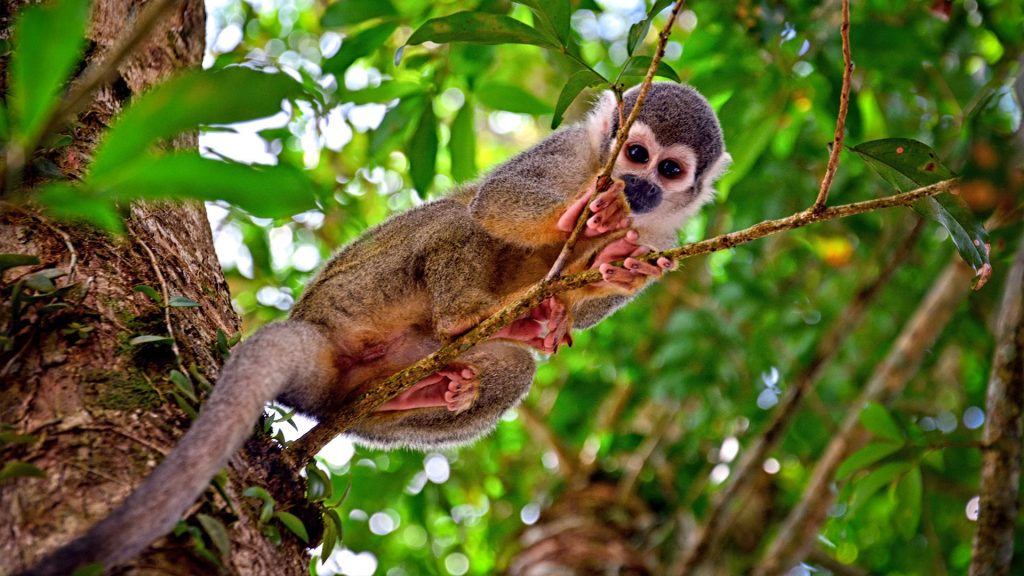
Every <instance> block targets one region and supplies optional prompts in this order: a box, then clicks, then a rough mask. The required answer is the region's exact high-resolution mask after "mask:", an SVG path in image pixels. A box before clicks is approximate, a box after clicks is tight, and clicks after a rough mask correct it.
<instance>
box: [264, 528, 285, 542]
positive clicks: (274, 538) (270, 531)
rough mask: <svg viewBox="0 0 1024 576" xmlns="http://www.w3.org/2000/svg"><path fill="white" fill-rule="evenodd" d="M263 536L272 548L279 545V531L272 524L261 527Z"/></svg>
mask: <svg viewBox="0 0 1024 576" xmlns="http://www.w3.org/2000/svg"><path fill="white" fill-rule="evenodd" d="M263 536H264V537H265V538H266V539H267V541H269V542H270V543H271V544H273V545H274V546H280V545H281V531H280V530H278V529H277V526H274V525H273V524H264V525H263Z"/></svg>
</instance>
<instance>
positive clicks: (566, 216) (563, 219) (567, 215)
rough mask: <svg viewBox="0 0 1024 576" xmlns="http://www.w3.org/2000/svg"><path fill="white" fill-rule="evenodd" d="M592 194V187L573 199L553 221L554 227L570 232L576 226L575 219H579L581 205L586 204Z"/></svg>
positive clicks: (581, 209)
mask: <svg viewBox="0 0 1024 576" xmlns="http://www.w3.org/2000/svg"><path fill="white" fill-rule="evenodd" d="M592 195H593V189H591V190H590V191H589V192H587V193H586V194H584V195H583V196H580V197H579V198H578V199H576V200H575V201H573V203H572V204H570V205H569V207H568V208H566V209H565V212H563V213H562V215H561V216H560V217H559V218H558V221H557V222H555V228H557V229H558V230H561V231H562V232H572V229H573V228H575V227H576V221H577V220H579V219H580V212H582V211H583V207H584V206H586V205H587V201H588V200H590V197H591V196H592Z"/></svg>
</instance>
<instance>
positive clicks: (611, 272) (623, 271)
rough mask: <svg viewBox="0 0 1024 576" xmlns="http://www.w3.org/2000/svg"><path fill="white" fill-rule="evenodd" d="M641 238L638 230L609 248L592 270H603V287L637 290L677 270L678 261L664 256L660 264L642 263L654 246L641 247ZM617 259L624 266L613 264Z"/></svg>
mask: <svg viewBox="0 0 1024 576" xmlns="http://www.w3.org/2000/svg"><path fill="white" fill-rule="evenodd" d="M639 239H640V235H639V234H638V233H637V231H636V230H630V231H629V232H627V233H626V235H625V236H623V237H622V238H620V239H618V240H616V241H614V242H612V243H611V244H609V245H607V246H605V247H604V248H603V249H602V250H601V252H600V253H598V255H597V258H595V259H594V264H593V265H592V266H591V268H597V269H598V270H600V271H601V277H602V278H603V281H602V282H601V283H599V284H597V285H598V286H600V285H601V284H604V285H606V286H609V285H610V286H618V287H620V288H625V289H627V290H630V291H632V290H636V289H637V288H639V287H640V284H642V283H643V282H642V281H643V280H644V279H646V278H647V277H654V278H660V277H661V274H662V272H664V271H665V270H675V269H676V262H675V260H672V259H669V258H665V257H664V256H662V257H661V258H658V261H657V263H656V264H649V263H647V262H642V261H640V260H638V259H637V258H639V257H640V256H643V255H644V254H649V253H650V252H653V251H654V249H653V248H651V247H650V246H644V245H642V244H638V243H637V242H638V241H639ZM616 260H623V262H622V266H621V267H619V266H615V265H613V264H611V263H612V262H614V261H616Z"/></svg>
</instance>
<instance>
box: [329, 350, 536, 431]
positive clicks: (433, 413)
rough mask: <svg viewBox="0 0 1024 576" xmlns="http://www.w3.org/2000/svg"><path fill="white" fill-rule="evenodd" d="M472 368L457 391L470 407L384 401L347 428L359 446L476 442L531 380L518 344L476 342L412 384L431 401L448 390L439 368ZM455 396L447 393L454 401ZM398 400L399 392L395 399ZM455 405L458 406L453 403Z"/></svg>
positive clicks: (528, 360) (530, 365)
mask: <svg viewBox="0 0 1024 576" xmlns="http://www.w3.org/2000/svg"><path fill="white" fill-rule="evenodd" d="M467 368H471V369H473V370H475V371H476V375H475V376H474V377H472V378H468V379H466V378H463V379H462V380H461V381H460V385H461V386H465V387H464V388H462V389H461V390H460V394H459V395H464V396H466V397H471V398H472V401H471V402H470V403H469V406H467V407H465V408H464V409H461V410H453V409H451V408H452V404H453V403H450V402H444V403H442V402H440V401H437V402H436V403H434V405H432V406H415V405H413V403H412V402H408V403H405V404H403V403H398V404H392V405H390V406H389V405H388V404H385V405H384V406H383V407H381V408H380V409H378V411H377V412H375V413H373V414H371V415H370V416H368V417H367V418H365V419H363V420H362V421H361V422H359V423H357V424H356V425H355V426H353V427H352V429H351V430H349V432H348V433H349V434H351V435H352V436H354V437H355V439H356V440H357V441H359V442H360V443H362V444H367V445H370V446H376V447H380V448H396V447H402V446H411V447H414V448H420V449H432V448H443V447H451V446H458V445H461V444H465V443H467V442H471V441H473V440H476V439H477V438H479V437H480V436H483V435H485V434H487V433H488V432H490V431H491V430H493V429H494V427H495V426H496V425H497V422H498V419H499V418H501V415H502V414H504V413H505V411H507V410H508V409H509V408H512V407H513V406H515V405H516V404H518V403H519V402H520V400H522V398H523V396H525V395H526V393H527V392H528V391H529V390H530V384H531V383H532V382H533V373H534V368H535V365H534V361H533V356H532V355H531V354H530V351H529V350H528V349H527V348H526V347H525V346H522V345H519V344H516V343H513V342H509V341H503V340H488V341H486V342H483V343H481V344H478V345H477V346H476V347H474V348H473V349H472V350H470V351H469V352H466V353H465V354H463V355H462V356H460V357H459V358H458V360H456V361H455V362H453V363H452V365H451V366H449V367H446V368H445V370H443V371H442V373H441V374H442V377H438V378H436V379H434V377H430V378H426V379H424V380H423V381H422V382H420V383H418V384H416V385H414V388H415V387H419V386H422V388H421V390H424V391H422V392H418V393H419V394H423V395H430V396H431V397H433V398H434V399H435V400H436V399H438V398H443V397H444V396H445V395H446V394H447V393H449V392H451V390H450V388H449V387H450V384H451V381H450V380H449V377H448V376H444V372H446V371H448V370H453V371H454V370H458V371H459V372H458V374H452V375H456V376H459V377H463V376H464V375H465V373H464V372H462V371H463V370H465V369H467ZM459 395H456V396H454V397H452V399H453V400H455V401H456V402H454V404H458V403H459V402H458V400H459V397H458V396H459ZM399 398H401V396H400V397H399ZM456 407H457V408H458V407H459V406H456Z"/></svg>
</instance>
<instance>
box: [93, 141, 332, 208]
mask: <svg viewBox="0 0 1024 576" xmlns="http://www.w3.org/2000/svg"><path fill="white" fill-rule="evenodd" d="M101 190H102V191H103V193H104V194H106V195H107V196H108V197H110V198H113V199H117V200H138V199H183V198H193V199H198V200H224V201H226V202H228V203H230V204H233V205H235V206H238V207H239V208H242V209H243V210H245V211H247V212H249V213H251V214H253V215H254V216H259V217H263V218H279V217H283V216H290V215H292V214H297V213H299V212H304V211H306V210H309V209H310V208H314V207H316V201H315V198H316V187H315V185H314V184H313V181H312V180H310V178H309V176H308V175H307V174H306V173H305V172H303V171H302V170H300V169H298V168H296V167H294V166H291V165H288V164H279V165H276V166H266V165H247V164H239V163H235V162H222V161H220V160H211V159H209V158H203V157H201V156H199V155H198V154H196V153H194V152H181V153H177V154H168V155H165V156H152V157H149V158H145V159H142V160H138V161H136V162H134V163H132V164H129V165H127V166H123V167H122V168H121V169H120V170H119V171H118V172H117V173H116V174H110V175H107V176H105V178H104V181H103V184H102V188H101Z"/></svg>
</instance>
